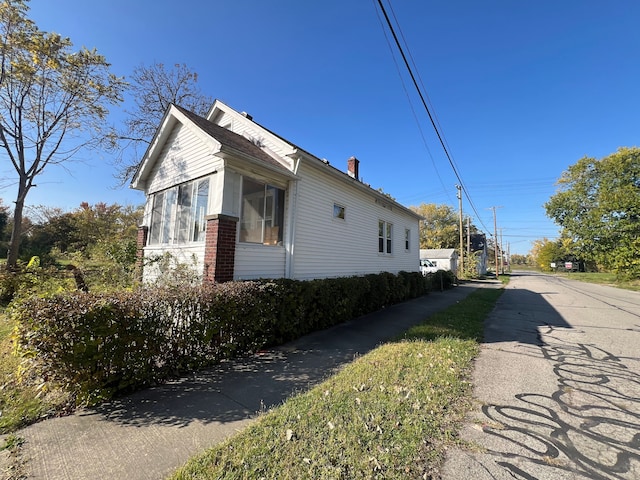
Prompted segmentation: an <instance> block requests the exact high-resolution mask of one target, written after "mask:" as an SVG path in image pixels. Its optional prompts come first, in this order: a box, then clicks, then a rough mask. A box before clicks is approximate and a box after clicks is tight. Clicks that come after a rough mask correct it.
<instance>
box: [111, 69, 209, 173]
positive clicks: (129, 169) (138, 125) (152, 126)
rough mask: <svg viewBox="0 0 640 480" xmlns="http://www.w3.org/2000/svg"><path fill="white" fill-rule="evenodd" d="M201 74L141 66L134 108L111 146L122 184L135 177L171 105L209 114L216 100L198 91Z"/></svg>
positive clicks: (136, 76) (136, 78) (134, 81)
mask: <svg viewBox="0 0 640 480" xmlns="http://www.w3.org/2000/svg"><path fill="white" fill-rule="evenodd" d="M197 83H198V74H197V73H196V72H193V71H191V70H190V69H189V67H187V65H185V64H182V63H178V64H175V65H174V66H173V68H171V69H167V68H166V66H165V65H164V64H163V63H154V64H152V65H149V66H148V65H140V66H138V67H137V68H135V69H134V71H133V74H132V75H131V95H132V97H133V103H134V108H133V109H131V110H126V112H125V113H126V114H127V118H126V120H125V122H124V128H123V129H121V130H120V131H115V130H114V131H112V132H111V134H110V140H111V147H112V148H113V149H114V150H116V151H117V152H118V160H117V163H118V168H119V172H118V175H117V178H118V179H119V180H120V182H121V183H122V184H124V183H126V182H128V181H129V180H131V178H132V177H133V175H134V174H135V171H136V168H137V167H138V163H139V162H140V157H141V156H142V154H143V153H144V151H145V150H146V149H147V147H148V145H149V143H150V142H151V140H152V138H153V135H154V134H155V132H156V129H157V128H158V125H160V122H161V121H162V117H163V116H164V114H165V112H166V111H167V109H168V108H169V105H171V104H172V103H173V104H175V105H179V106H181V107H183V108H186V109H187V110H189V111H192V112H194V113H196V114H198V115H206V114H207V112H208V111H209V109H210V108H211V106H212V105H213V99H212V98H211V97H209V96H207V95H204V94H203V93H202V92H201V91H200V89H199V88H198V85H197Z"/></svg>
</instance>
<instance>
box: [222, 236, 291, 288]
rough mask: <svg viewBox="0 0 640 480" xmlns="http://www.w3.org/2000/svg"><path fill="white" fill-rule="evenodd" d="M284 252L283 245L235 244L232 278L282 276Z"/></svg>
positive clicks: (251, 278)
mask: <svg viewBox="0 0 640 480" xmlns="http://www.w3.org/2000/svg"><path fill="white" fill-rule="evenodd" d="M285 254H286V251H285V248H284V247H279V246H276V247H267V246H264V245H252V244H250V243H239V244H237V245H236V263H235V267H234V275H233V277H234V280H254V279H258V278H282V277H284V276H285V270H284V269H285Z"/></svg>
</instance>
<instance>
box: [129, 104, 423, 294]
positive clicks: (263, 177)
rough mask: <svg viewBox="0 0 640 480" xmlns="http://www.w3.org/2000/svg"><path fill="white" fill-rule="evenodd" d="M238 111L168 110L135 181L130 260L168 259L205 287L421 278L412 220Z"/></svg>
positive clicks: (147, 274)
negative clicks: (136, 214)
mask: <svg viewBox="0 0 640 480" xmlns="http://www.w3.org/2000/svg"><path fill="white" fill-rule="evenodd" d="M347 164H348V172H346V173H345V172H343V171H341V170H339V169H338V168H336V167H334V166H332V165H330V164H329V162H328V161H326V160H322V159H320V158H317V157H315V156H314V155H312V154H311V153H309V152H306V151H305V150H303V149H301V148H299V147H298V146H296V145H294V144H293V143H291V142H289V141H287V140H285V139H284V138H282V137H280V136H279V135H277V134H275V133H273V132H271V131H270V130H267V129H266V128H264V127H262V126H261V125H259V124H258V123H256V122H254V121H253V119H252V117H251V116H250V115H248V114H246V113H240V112H237V111H235V110H233V109H232V108H230V107H228V106H227V105H225V104H224V103H222V102H220V101H216V102H215V103H214V105H213V107H212V108H211V110H210V112H209V113H208V114H207V116H206V118H204V117H200V116H198V115H195V114H194V113H192V112H189V111H187V110H185V109H183V108H181V107H178V106H175V105H172V106H170V108H169V109H168V110H167V112H166V113H165V116H164V118H163V120H162V122H161V124H160V126H159V128H158V131H157V132H156V134H155V136H154V138H153V140H152V142H151V144H150V146H149V148H148V150H147V152H146V153H145V155H144V157H143V158H142V161H141V163H140V165H139V167H138V170H137V172H136V174H135V176H134V179H133V181H132V185H131V186H132V187H133V188H136V189H139V190H142V191H144V192H145V195H146V198H147V202H146V206H145V214H144V221H143V225H142V226H141V227H140V229H139V232H138V258H139V260H143V259H144V260H147V261H145V262H144V264H145V267H144V272H143V278H144V279H145V280H151V279H153V278H154V277H155V276H157V274H158V273H157V271H155V269H154V267H153V263H152V262H149V261H148V260H150V259H152V258H154V257H157V256H159V255H162V254H164V253H165V252H169V253H171V254H172V255H174V256H175V257H176V258H178V259H180V260H184V261H185V262H189V263H191V259H195V265H196V266H197V268H198V270H199V271H201V272H202V275H203V278H204V279H205V280H209V281H215V282H223V281H229V280H242V279H256V278H281V277H286V278H294V279H301V280H304V279H313V278H325V277H339V276H350V275H361V274H367V273H378V272H382V271H387V272H392V273H397V272H399V271H403V270H404V271H418V270H419V236H418V229H419V220H420V216H418V215H417V214H416V213H414V212H413V211H411V210H409V209H408V208H406V207H404V206H402V205H400V204H399V203H397V202H395V201H394V200H392V199H391V198H389V197H388V196H386V195H384V194H382V193H380V192H378V191H376V190H374V189H372V188H370V187H369V186H368V185H366V184H364V183H362V182H361V181H360V180H359V173H358V170H359V161H358V160H357V159H356V158H353V157H352V158H350V159H349V160H348V161H347Z"/></svg>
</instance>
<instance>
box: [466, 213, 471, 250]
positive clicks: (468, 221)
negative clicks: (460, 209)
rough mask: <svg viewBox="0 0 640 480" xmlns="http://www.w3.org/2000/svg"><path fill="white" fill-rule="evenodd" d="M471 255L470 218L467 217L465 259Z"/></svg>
mask: <svg viewBox="0 0 640 480" xmlns="http://www.w3.org/2000/svg"><path fill="white" fill-rule="evenodd" d="M470 255H471V217H467V258H469V256H470Z"/></svg>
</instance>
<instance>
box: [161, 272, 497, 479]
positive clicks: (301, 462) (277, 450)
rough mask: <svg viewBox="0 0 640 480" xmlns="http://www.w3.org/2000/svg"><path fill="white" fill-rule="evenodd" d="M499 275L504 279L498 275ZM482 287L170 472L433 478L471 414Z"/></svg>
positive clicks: (181, 475) (486, 292)
mask: <svg viewBox="0 0 640 480" xmlns="http://www.w3.org/2000/svg"><path fill="white" fill-rule="evenodd" d="M503 281H504V280H503ZM501 293H502V290H501V289H479V290H477V291H475V292H473V293H472V294H471V295H470V296H469V297H467V299H465V300H463V301H461V302H460V303H458V304H456V305H454V306H452V307H451V308H449V309H447V310H445V311H443V312H440V313H438V314H436V315H433V316H431V317H430V318H429V319H428V320H426V321H425V323H423V324H422V325H419V326H416V327H414V328H412V329H411V330H409V331H408V332H407V333H406V334H405V335H404V336H403V337H402V338H399V339H398V340H397V341H395V342H389V343H387V344H384V345H382V346H380V347H379V348H377V349H375V350H373V351H371V352H370V353H368V354H367V355H364V356H362V357H360V358H359V359H357V360H356V361H354V362H352V363H351V364H349V365H348V366H346V367H345V368H344V369H343V370H341V371H340V372H339V373H337V374H336V375H334V376H332V377H331V378H329V379H328V380H326V381H325V382H324V383H322V384H320V385H318V386H316V387H315V388H313V389H311V390H310V391H308V392H306V393H303V394H300V395H298V396H295V397H292V398H291V399H289V400H287V401H286V402H285V403H283V404H282V405H281V406H279V407H277V408H275V409H273V410H271V411H270V412H267V413H265V414H264V415H262V416H261V417H260V418H259V419H258V420H257V421H256V422H255V423H254V424H252V425H251V426H250V427H248V428H247V429H245V430H243V431H242V432H240V433H239V434H238V435H236V436H234V437H233V438H231V439H229V440H228V441H226V442H224V443H222V444H220V445H218V446H216V447H213V448H212V449H210V450H208V451H206V452H205V453H203V454H202V455H200V456H197V457H194V458H193V459H191V460H190V461H189V462H187V464H186V465H185V466H184V467H183V468H181V469H180V470H178V471H177V472H176V473H175V474H174V475H173V476H172V477H171V478H173V479H174V480H186V479H240V478H247V479H254V478H256V479H259V478H282V479H298V478H313V479H323V478H332V479H334V478H343V479H358V478H385V479H393V478H398V479H400V478H402V479H404V478H430V477H431V476H435V475H437V472H438V470H439V468H440V466H441V464H442V461H443V459H444V452H445V449H446V448H447V446H449V445H452V444H455V443H456V442H457V441H458V440H457V439H458V436H457V431H458V428H459V425H460V422H461V421H462V419H463V417H464V414H465V413H466V412H467V411H468V408H469V405H470V401H471V394H472V386H471V383H470V382H469V377H470V372H471V367H472V361H473V358H474V357H475V355H476V354H477V353H478V350H479V343H478V342H479V340H480V339H481V336H482V329H483V320H484V318H485V317H486V316H487V314H488V313H489V312H490V311H491V310H492V309H493V307H494V305H495V302H496V301H497V299H498V297H499V296H500V295H501Z"/></svg>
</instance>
